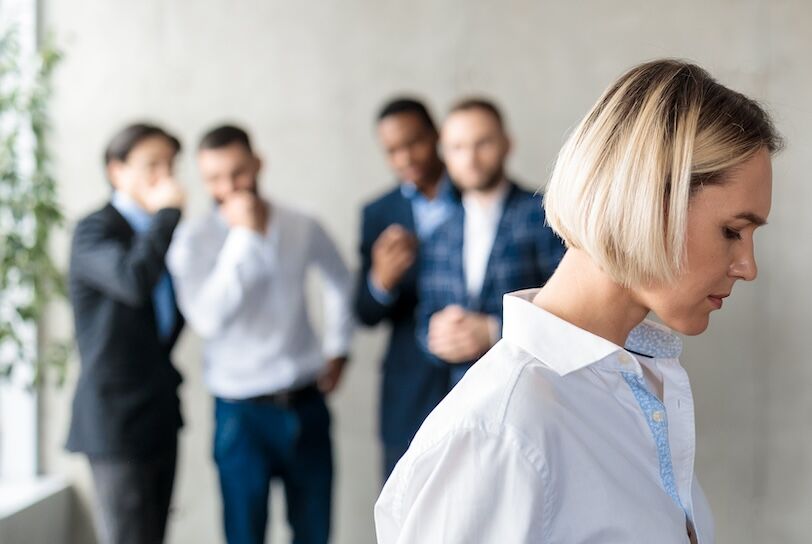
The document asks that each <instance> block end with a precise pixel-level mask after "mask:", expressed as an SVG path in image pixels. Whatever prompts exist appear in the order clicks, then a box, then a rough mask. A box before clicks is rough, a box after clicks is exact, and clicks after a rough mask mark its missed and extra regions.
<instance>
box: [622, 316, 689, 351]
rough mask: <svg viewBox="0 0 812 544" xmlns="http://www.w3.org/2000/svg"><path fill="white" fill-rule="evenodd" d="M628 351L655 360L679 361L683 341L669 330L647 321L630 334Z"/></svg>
mask: <svg viewBox="0 0 812 544" xmlns="http://www.w3.org/2000/svg"><path fill="white" fill-rule="evenodd" d="M626 349H627V350H629V351H633V352H635V353H638V354H640V355H645V356H647V357H653V358H655V359H678V358H679V356H680V354H681V353H682V339H681V338H680V337H679V336H677V335H676V334H674V333H673V332H672V331H671V330H670V329H669V328H667V327H665V326H663V325H660V324H659V323H656V322H654V321H649V320H646V321H643V322H642V323H640V325H638V326H637V327H635V328H634V329H632V332H630V333H629V337H628V338H627V339H626Z"/></svg>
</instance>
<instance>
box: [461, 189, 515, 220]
mask: <svg viewBox="0 0 812 544" xmlns="http://www.w3.org/2000/svg"><path fill="white" fill-rule="evenodd" d="M511 188H512V184H511V183H510V182H509V181H507V180H503V181H502V183H500V184H499V187H497V189H496V192H495V193H494V195H493V199H492V200H491V201H490V202H488V203H487V204H486V205H485V206H482V205H481V203H480V202H479V201H478V200H477V199H475V198H474V197H473V195H471V193H464V194H463V195H462V205H463V206H464V207H465V212H466V213H474V214H476V215H478V216H481V217H487V218H489V219H491V221H498V220H499V218H500V217H501V216H502V210H503V209H504V207H505V201H507V198H508V194H509V193H510V190H511Z"/></svg>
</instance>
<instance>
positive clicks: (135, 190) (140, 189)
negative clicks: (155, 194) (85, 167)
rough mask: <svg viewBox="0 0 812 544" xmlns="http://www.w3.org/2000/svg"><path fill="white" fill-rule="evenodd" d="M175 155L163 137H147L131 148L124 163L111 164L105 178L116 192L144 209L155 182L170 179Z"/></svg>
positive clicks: (115, 162) (170, 145)
mask: <svg viewBox="0 0 812 544" xmlns="http://www.w3.org/2000/svg"><path fill="white" fill-rule="evenodd" d="M176 155H177V150H176V149H175V146H174V145H173V144H172V142H170V141H169V140H167V139H166V138H164V137H163V136H150V137H149V138H144V139H143V140H142V141H140V142H139V143H138V144H137V145H136V146H135V147H133V148H132V150H131V151H130V153H129V154H128V155H127V158H126V159H125V160H124V161H117V160H114V161H111V162H110V164H108V165H107V175H108V177H109V179H110V183H112V184H113V187H114V188H115V189H116V191H119V192H121V193H124V194H126V195H127V196H129V197H130V198H131V199H133V200H134V201H135V202H136V203H138V205H140V206H141V207H142V208H147V206H146V204H145V203H146V195H147V194H148V193H149V191H150V190H152V188H153V187H155V185H157V184H158V182H159V181H161V180H163V179H165V178H171V177H172V173H173V170H174V162H175V156H176Z"/></svg>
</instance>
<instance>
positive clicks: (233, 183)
mask: <svg viewBox="0 0 812 544" xmlns="http://www.w3.org/2000/svg"><path fill="white" fill-rule="evenodd" d="M261 164H262V163H261V161H260V160H259V158H258V157H257V156H256V155H254V154H253V153H252V152H251V151H249V150H248V148H246V147H245V146H244V145H242V144H241V143H239V142H235V143H233V144H230V145H227V146H225V147H220V148H217V149H202V150H200V151H199V152H198V154H197V165H198V168H199V169H200V175H201V177H202V178H203V182H204V184H205V186H206V190H207V191H208V193H209V194H210V195H211V197H212V198H213V199H214V200H215V201H216V202H217V203H218V204H222V203H223V202H224V201H225V200H226V199H227V198H228V197H229V196H230V195H231V194H233V193H235V192H240V191H247V192H249V193H253V194H256V193H257V175H258V174H259V169H260V167H261Z"/></svg>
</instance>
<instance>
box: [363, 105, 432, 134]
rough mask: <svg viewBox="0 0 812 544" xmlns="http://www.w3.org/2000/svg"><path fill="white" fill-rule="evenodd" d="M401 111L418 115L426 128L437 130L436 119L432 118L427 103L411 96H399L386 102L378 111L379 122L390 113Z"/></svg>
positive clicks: (397, 113)
mask: <svg viewBox="0 0 812 544" xmlns="http://www.w3.org/2000/svg"><path fill="white" fill-rule="evenodd" d="M401 113H411V114H413V115H416V116H418V117H419V118H420V120H421V121H423V123H424V124H425V125H426V128H428V129H429V130H431V131H432V132H437V126H436V125H435V124H434V119H432V118H431V114H430V113H429V110H428V108H426V105H425V104H423V103H422V102H421V101H419V100H416V99H414V98H409V97H398V98H395V99H393V100H390V101H389V102H387V103H386V104H384V106H383V108H381V111H380V112H378V122H379V123H380V122H381V121H383V120H384V119H385V118H387V117H389V116H390V115H399V114H401Z"/></svg>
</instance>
